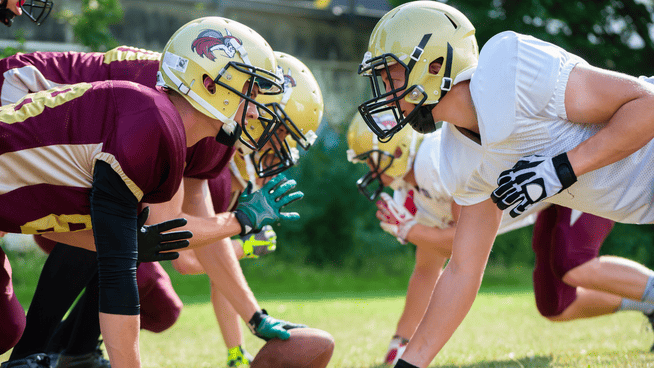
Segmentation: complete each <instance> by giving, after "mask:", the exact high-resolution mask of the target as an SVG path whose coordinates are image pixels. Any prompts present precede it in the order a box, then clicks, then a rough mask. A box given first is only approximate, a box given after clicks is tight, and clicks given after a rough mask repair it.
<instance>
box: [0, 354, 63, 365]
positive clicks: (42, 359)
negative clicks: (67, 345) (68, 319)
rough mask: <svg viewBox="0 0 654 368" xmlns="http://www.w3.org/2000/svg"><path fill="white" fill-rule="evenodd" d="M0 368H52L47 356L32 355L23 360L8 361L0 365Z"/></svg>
mask: <svg viewBox="0 0 654 368" xmlns="http://www.w3.org/2000/svg"><path fill="white" fill-rule="evenodd" d="M0 368H52V365H51V364H50V357H49V356H48V355H47V354H42V353H38V354H32V355H30V356H28V357H26V358H23V359H17V360H10V361H7V362H4V363H2V364H0Z"/></svg>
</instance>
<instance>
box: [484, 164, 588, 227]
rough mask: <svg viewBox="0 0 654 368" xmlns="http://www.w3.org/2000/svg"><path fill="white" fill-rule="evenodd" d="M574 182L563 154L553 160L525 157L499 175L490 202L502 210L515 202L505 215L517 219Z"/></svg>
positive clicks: (573, 176) (569, 166) (572, 171)
mask: <svg viewBox="0 0 654 368" xmlns="http://www.w3.org/2000/svg"><path fill="white" fill-rule="evenodd" d="M576 181H577V176H576V175H575V173H574V170H573V169H572V165H570V161H568V155H567V154H566V153H565V152H564V153H562V154H560V155H558V156H555V157H543V156H537V155H532V156H527V157H523V158H521V159H520V161H518V162H517V163H516V164H515V165H513V167H512V168H511V169H509V170H506V171H503V172H502V173H501V174H500V176H499V178H498V179H497V185H498V187H497V189H495V190H494V191H493V193H491V199H492V200H493V202H494V203H495V204H497V207H498V208H499V209H500V210H502V211H504V210H505V209H507V208H509V207H510V206H513V205H514V204H516V203H517V205H516V206H515V207H513V209H512V210H511V212H509V214H510V215H511V217H518V216H520V215H521V214H522V213H523V212H524V211H526V210H527V209H529V207H531V206H532V205H534V203H537V202H540V201H542V200H544V199H545V198H549V197H551V196H553V195H555V194H557V193H560V192H561V191H562V190H564V189H567V188H568V187H570V186H571V185H572V184H574V183H575V182H576Z"/></svg>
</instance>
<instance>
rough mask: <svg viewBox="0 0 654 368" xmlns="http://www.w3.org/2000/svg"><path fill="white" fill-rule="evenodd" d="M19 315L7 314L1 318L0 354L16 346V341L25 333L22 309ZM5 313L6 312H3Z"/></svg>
mask: <svg viewBox="0 0 654 368" xmlns="http://www.w3.org/2000/svg"><path fill="white" fill-rule="evenodd" d="M19 309H20V313H11V312H10V313H9V314H6V315H5V316H4V317H3V322H2V333H0V354H4V353H6V352H7V351H9V349H11V348H13V347H14V346H16V344H17V343H18V340H20V338H21V336H23V331H25V312H24V311H23V309H22V308H19ZM5 312H6V311H5Z"/></svg>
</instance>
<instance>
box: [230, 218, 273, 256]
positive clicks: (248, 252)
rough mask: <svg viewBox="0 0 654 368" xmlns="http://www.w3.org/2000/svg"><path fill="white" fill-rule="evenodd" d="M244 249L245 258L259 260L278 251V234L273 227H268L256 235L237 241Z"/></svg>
mask: <svg viewBox="0 0 654 368" xmlns="http://www.w3.org/2000/svg"><path fill="white" fill-rule="evenodd" d="M236 241H237V242H239V243H240V244H241V246H242V247H243V258H259V256H262V255H265V254H268V253H272V252H274V251H275V249H277V234H276V233H275V230H273V228H272V226H270V225H266V226H264V227H263V228H262V229H261V231H259V232H258V233H256V234H249V235H246V236H244V237H242V238H240V239H237V240H236Z"/></svg>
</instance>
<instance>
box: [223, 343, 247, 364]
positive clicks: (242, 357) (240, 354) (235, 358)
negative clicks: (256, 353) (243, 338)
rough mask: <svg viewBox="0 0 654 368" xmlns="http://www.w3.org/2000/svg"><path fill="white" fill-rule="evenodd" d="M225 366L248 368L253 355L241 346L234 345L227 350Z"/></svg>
mask: <svg viewBox="0 0 654 368" xmlns="http://www.w3.org/2000/svg"><path fill="white" fill-rule="evenodd" d="M227 354H228V355H227V366H228V367H237V368H249V367H250V362H251V361H252V360H253V359H254V357H253V356H252V355H251V354H250V353H248V352H247V350H245V349H244V348H243V347H241V346H240V345H239V346H235V347H233V348H231V349H229V350H227Z"/></svg>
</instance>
